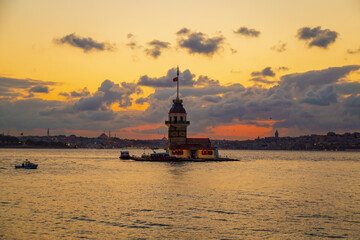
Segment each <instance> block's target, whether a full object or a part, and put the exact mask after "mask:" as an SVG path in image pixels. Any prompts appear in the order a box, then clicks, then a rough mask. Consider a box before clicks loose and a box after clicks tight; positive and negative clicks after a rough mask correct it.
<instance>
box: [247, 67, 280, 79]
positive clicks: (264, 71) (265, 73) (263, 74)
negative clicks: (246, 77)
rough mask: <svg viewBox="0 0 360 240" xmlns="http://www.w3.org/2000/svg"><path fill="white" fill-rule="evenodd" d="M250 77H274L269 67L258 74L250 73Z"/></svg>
mask: <svg viewBox="0 0 360 240" xmlns="http://www.w3.org/2000/svg"><path fill="white" fill-rule="evenodd" d="M251 76H253V77H255V76H264V77H274V76H275V73H274V71H273V70H272V69H271V67H266V68H264V69H263V70H262V71H260V72H252V73H251Z"/></svg>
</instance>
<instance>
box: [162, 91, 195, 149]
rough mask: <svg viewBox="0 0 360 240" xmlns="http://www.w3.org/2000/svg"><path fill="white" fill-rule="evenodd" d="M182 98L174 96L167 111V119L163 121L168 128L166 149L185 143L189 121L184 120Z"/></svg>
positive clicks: (184, 112)
mask: <svg viewBox="0 0 360 240" xmlns="http://www.w3.org/2000/svg"><path fill="white" fill-rule="evenodd" d="M182 102H183V101H182V100H181V99H179V98H176V99H174V100H173V105H172V107H171V109H170V111H169V119H168V121H165V124H166V126H167V127H168V128H169V130H168V143H167V148H166V149H167V150H169V148H170V147H173V146H177V145H180V144H185V143H186V136H187V134H186V132H187V126H189V125H190V121H186V111H185V108H184V107H183V104H182Z"/></svg>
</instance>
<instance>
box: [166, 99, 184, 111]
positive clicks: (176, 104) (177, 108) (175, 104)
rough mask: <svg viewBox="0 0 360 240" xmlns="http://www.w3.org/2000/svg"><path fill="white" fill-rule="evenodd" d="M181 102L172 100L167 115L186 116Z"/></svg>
mask: <svg viewBox="0 0 360 240" xmlns="http://www.w3.org/2000/svg"><path fill="white" fill-rule="evenodd" d="M182 102H183V101H182V100H181V99H174V100H173V105H172V107H171V108H170V111H169V114H170V113H185V114H186V111H185V108H184V106H183V104H182Z"/></svg>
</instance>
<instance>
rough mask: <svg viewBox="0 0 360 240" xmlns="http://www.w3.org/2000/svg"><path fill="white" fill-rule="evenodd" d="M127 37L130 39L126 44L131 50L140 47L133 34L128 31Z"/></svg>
mask: <svg viewBox="0 0 360 240" xmlns="http://www.w3.org/2000/svg"><path fill="white" fill-rule="evenodd" d="M127 38H128V39H129V40H130V42H129V43H127V44H126V46H128V47H129V48H130V49H131V50H135V49H137V48H141V46H140V45H138V43H137V42H136V40H135V35H134V34H132V33H129V34H128V35H127Z"/></svg>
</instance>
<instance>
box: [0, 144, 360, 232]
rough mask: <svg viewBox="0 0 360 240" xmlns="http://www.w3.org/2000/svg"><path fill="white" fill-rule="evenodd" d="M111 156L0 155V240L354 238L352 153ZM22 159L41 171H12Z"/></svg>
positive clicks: (359, 189) (356, 213) (357, 194)
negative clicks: (202, 159)
mask: <svg viewBox="0 0 360 240" xmlns="http://www.w3.org/2000/svg"><path fill="white" fill-rule="evenodd" d="M130 152H131V153H134V154H137V155H141V154H142V153H143V150H130ZM119 154H120V152H119V151H118V150H93V149H90V150H81V149H80V150H79V149H76V150H64V149H60V150H56V149H49V150H40V149H0V192H1V194H0V238H4V239H59V238H85V239H121V238H130V239H132V238H134V239H137V238H145V239H147V238H175V239H179V238H180V239H189V238H191V239H194V238H195V239H242V238H252V239H253V238H255V239H263V238H273V239H298V238H300V239H309V238H312V239H317V238H318V239H322V238H346V239H356V238H358V236H359V229H360V153H356V152H354V153H348V152H286V151H220V154H222V155H227V156H229V157H232V158H239V159H241V160H242V161H240V162H214V163H192V162H187V163H158V162H156V163H151V162H134V161H122V160H119V158H118V157H119ZM25 158H29V160H31V161H35V162H36V163H38V164H39V168H38V169H37V170H25V169H14V165H15V164H18V163H21V162H22V161H23V160H24V159H25Z"/></svg>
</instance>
